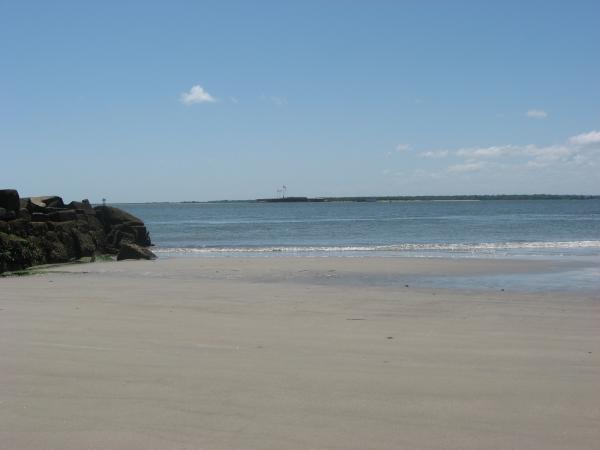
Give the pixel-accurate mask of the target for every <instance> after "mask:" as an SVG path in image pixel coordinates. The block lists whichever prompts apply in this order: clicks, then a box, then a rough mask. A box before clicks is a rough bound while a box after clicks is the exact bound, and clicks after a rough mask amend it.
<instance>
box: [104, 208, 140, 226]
mask: <svg viewBox="0 0 600 450" xmlns="http://www.w3.org/2000/svg"><path fill="white" fill-rule="evenodd" d="M94 209H95V210H96V216H98V219H100V221H101V222H102V223H103V224H104V226H108V227H112V226H114V225H120V224H123V223H130V224H131V225H144V222H142V221H141V219H138V218H137V217H135V216H134V215H133V214H129V213H128V212H125V211H123V210H122V209H119V208H115V207H114V206H104V205H103V206H96V207H95V208H94Z"/></svg>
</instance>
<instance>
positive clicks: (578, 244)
mask: <svg viewBox="0 0 600 450" xmlns="http://www.w3.org/2000/svg"><path fill="white" fill-rule="evenodd" d="M561 249H562V250H576V249H600V241H554V242H493V243H492V242H490V243H425V244H421V243H405V244H393V245H347V246H344V245H339V246H336V245H333V246H332V245H326V246H314V245H313V246H285V245H282V246H256V247H252V246H246V247H226V246H222V247H218V246H206V247H156V248H154V249H153V251H154V252H156V253H163V254H181V255H183V254H185V255H194V254H197V255H210V254H271V253H277V254H331V253H336V254H337V253H339V254H345V253H379V252H381V253H384V252H388V253H419V252H423V253H435V252H441V253H496V252H502V251H507V252H511V251H518V250H523V251H527V252H530V251H535V250H540V251H552V250H561Z"/></svg>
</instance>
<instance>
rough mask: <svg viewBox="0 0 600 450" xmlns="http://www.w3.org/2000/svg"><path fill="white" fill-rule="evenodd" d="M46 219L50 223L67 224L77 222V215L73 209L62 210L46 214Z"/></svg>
mask: <svg viewBox="0 0 600 450" xmlns="http://www.w3.org/2000/svg"><path fill="white" fill-rule="evenodd" d="M48 218H49V219H50V221H52V222H68V221H69V220H77V213H76V212H75V210H74V209H64V210H60V211H54V212H51V213H50V214H48Z"/></svg>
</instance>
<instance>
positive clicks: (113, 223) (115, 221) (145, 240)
mask: <svg viewBox="0 0 600 450" xmlns="http://www.w3.org/2000/svg"><path fill="white" fill-rule="evenodd" d="M94 209H95V211H96V217H97V218H98V220H100V222H101V223H102V224H103V225H104V231H105V233H106V236H107V238H106V240H107V243H108V244H109V245H112V246H113V247H114V248H119V244H120V243H121V241H128V242H133V243H135V244H138V245H141V246H144V247H147V246H150V245H152V242H151V241H150V234H149V233H148V230H147V229H146V226H145V225H144V222H142V220H141V219H139V218H137V217H135V216H134V215H133V214H129V213H128V212H125V211H123V210H122V209H119V208H115V207H113V206H104V205H103V206H96V207H95V208H94Z"/></svg>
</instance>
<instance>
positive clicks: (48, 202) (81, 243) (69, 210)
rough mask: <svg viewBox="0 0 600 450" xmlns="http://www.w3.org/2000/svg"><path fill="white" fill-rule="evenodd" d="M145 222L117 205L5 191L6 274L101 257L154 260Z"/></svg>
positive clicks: (1, 236)
mask: <svg viewBox="0 0 600 450" xmlns="http://www.w3.org/2000/svg"><path fill="white" fill-rule="evenodd" d="M150 245H152V244H151V241H150V235H149V233H148V230H147V229H146V226H145V225H144V223H143V222H142V221H141V220H140V219H139V218H137V217H135V216H133V215H131V214H129V213H127V212H125V211H123V210H121V209H119V208H115V207H112V206H105V205H103V206H96V207H93V206H92V205H91V204H90V202H89V201H88V200H82V201H81V202H75V201H73V202H70V203H68V204H65V203H64V202H63V199H62V198H61V197H58V196H46V197H30V198H20V196H19V193H18V192H17V191H16V190H14V189H3V190H0V273H1V272H5V271H14V270H21V269H24V268H27V267H31V266H35V265H39V264H51V263H64V262H69V261H74V260H77V259H80V258H84V257H90V258H92V259H93V258H95V256H97V255H103V254H108V255H119V256H118V259H125V258H127V259H130V258H137V259H140V258H143V259H148V258H153V257H154V254H153V253H152V252H150V251H149V250H148V249H146V248H145V247H149V246H150Z"/></svg>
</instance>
